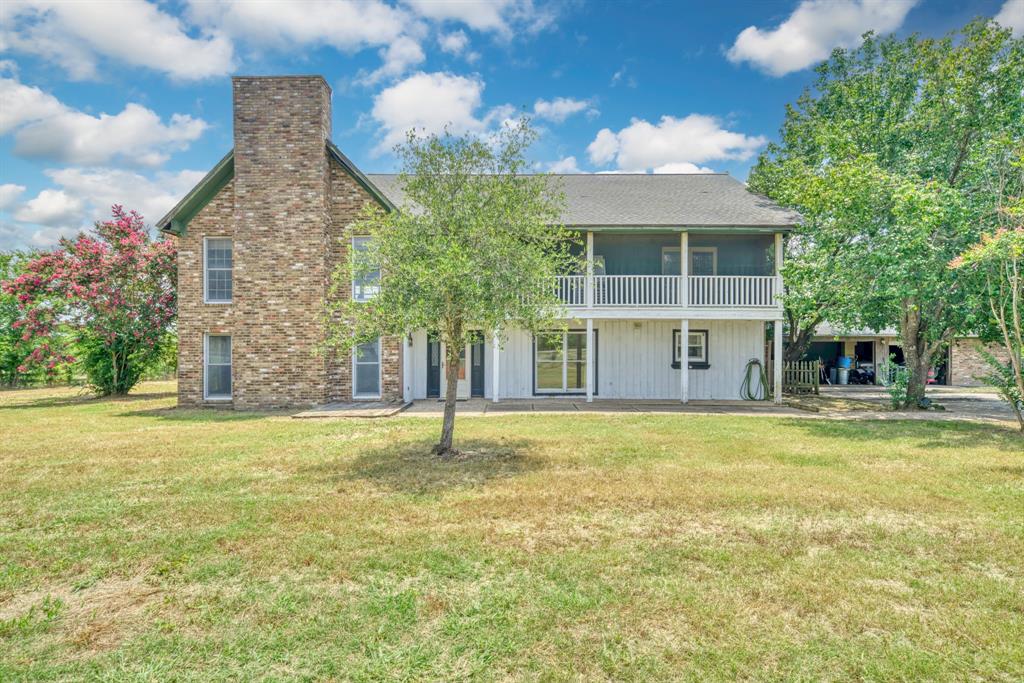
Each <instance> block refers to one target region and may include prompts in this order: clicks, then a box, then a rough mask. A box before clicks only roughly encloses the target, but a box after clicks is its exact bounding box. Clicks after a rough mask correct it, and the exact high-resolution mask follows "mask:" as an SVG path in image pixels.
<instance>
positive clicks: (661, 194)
mask: <svg viewBox="0 0 1024 683" xmlns="http://www.w3.org/2000/svg"><path fill="white" fill-rule="evenodd" d="M366 177H367V179H368V180H369V181H370V182H371V183H373V184H374V185H375V186H376V187H377V188H378V189H380V191H381V192H382V193H383V194H384V195H385V196H386V197H388V199H390V200H391V202H392V203H393V204H395V205H396V206H399V207H401V206H402V205H403V204H405V198H404V196H403V192H402V188H401V185H400V184H399V181H398V176H397V175H393V174H382V173H367V174H366ZM554 182H555V183H559V184H561V187H562V190H563V191H564V192H565V199H566V211H565V216H564V217H563V222H564V223H565V225H570V226H591V227H781V228H784V227H788V226H792V225H794V224H795V223H796V222H797V220H798V219H799V215H798V214H796V213H794V212H792V211H789V210H787V209H783V208H782V207H780V206H779V205H777V204H775V203H774V202H773V201H771V200H770V199H768V198H766V197H762V196H761V195H757V194H754V193H753V192H751V191H749V190H748V189H747V188H746V186H745V185H744V184H743V183H741V182H739V181H738V180H736V179H735V178H733V177H732V176H729V175H727V174H720V173H691V174H664V175H645V174H600V175H589V174H578V175H555V176H554Z"/></svg>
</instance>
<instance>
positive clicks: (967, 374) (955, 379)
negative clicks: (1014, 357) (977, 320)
mask: <svg viewBox="0 0 1024 683" xmlns="http://www.w3.org/2000/svg"><path fill="white" fill-rule="evenodd" d="M982 348H984V349H985V350H986V351H988V352H989V353H991V354H992V355H993V356H995V357H996V358H998V359H999V360H1001V361H1002V362H1004V363H1006V362H1009V360H1010V357H1009V356H1008V355H1007V353H1006V348H1005V347H1004V346H1002V345H1001V344H988V345H983V344H982V343H981V341H980V340H978V339H976V338H970V337H961V338H959V339H955V340H953V345H952V347H951V348H950V353H949V383H950V384H955V385H957V386H962V387H970V386H980V385H981V384H982V382H981V380H979V379H977V378H978V377H979V376H981V375H987V374H988V373H989V372H990V367H989V364H988V363H986V362H985V359H984V358H983V357H982V355H981V353H980V352H981V349H982Z"/></svg>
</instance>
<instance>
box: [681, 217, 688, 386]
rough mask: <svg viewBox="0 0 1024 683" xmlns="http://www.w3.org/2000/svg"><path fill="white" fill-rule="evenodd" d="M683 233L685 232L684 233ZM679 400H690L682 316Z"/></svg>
mask: <svg viewBox="0 0 1024 683" xmlns="http://www.w3.org/2000/svg"><path fill="white" fill-rule="evenodd" d="M684 234H685V233H684ZM679 347H680V348H679V400H680V401H681V402H682V403H683V405H686V404H687V403H689V402H690V319H689V318H683V319H682V324H681V325H680V330H679Z"/></svg>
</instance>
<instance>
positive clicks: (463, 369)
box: [455, 344, 470, 400]
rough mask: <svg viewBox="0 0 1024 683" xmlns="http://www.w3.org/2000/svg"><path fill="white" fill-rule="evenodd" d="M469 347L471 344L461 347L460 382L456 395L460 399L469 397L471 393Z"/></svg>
mask: <svg viewBox="0 0 1024 683" xmlns="http://www.w3.org/2000/svg"><path fill="white" fill-rule="evenodd" d="M467 349H469V344H466V345H465V346H463V347H462V348H461V349H459V374H458V378H459V383H458V386H457V387H456V389H455V397H456V398H458V399H460V400H462V399H467V398H469V394H470V382H469V364H468V363H466V356H467V354H466V351H467Z"/></svg>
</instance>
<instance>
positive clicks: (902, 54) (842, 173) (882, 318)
mask: <svg viewBox="0 0 1024 683" xmlns="http://www.w3.org/2000/svg"><path fill="white" fill-rule="evenodd" d="M817 73H818V78H817V80H816V82H815V84H814V87H813V88H811V89H809V90H808V91H806V92H805V93H804V94H803V95H802V96H801V97H800V98H799V99H798V100H797V102H796V103H795V104H794V105H792V106H789V107H787V111H786V119H785V122H784V124H783V127H782V131H781V140H780V142H779V143H777V144H773V145H771V146H770V147H769V148H768V150H766V152H765V154H763V155H762V157H761V159H760V160H759V161H758V164H757V166H756V167H755V169H754V171H753V172H752V174H751V178H750V184H751V187H752V188H753V189H755V190H756V191H759V192H762V193H764V194H767V195H768V196H770V197H772V198H775V199H778V200H779V201H781V202H782V203H785V204H786V205H788V206H791V207H794V208H796V209H798V210H800V211H801V212H803V214H804V217H805V222H804V224H803V226H802V227H801V229H800V230H798V232H797V234H796V235H795V236H794V238H793V239H792V240H791V241H790V245H791V249H790V254H789V256H790V263H789V265H788V266H786V271H785V275H786V276H787V289H788V292H789V294H788V298H787V302H786V304H787V310H788V311H789V316H790V323H791V325H790V327H791V330H790V337H791V339H792V340H794V341H796V342H798V343H807V342H809V340H810V335H809V330H812V329H813V326H814V325H816V324H817V323H819V322H821V321H822V320H825V319H828V320H831V321H833V322H836V323H838V324H841V325H846V326H858V327H861V326H863V327H871V328H875V329H880V328H884V327H897V328H898V329H899V331H900V336H901V340H902V342H903V346H904V350H905V353H906V357H907V362H908V368H909V371H910V385H909V389H908V398H907V405H919V404H920V401H921V399H922V398H923V396H924V390H925V386H926V381H927V375H928V370H929V368H930V367H931V366H932V365H933V364H934V362H935V361H936V358H937V354H938V353H939V352H940V350H941V349H943V348H944V347H945V345H946V344H948V343H949V341H950V340H951V338H952V337H953V335H954V334H955V333H956V332H958V331H961V330H962V328H963V326H964V324H965V322H966V320H967V319H968V315H969V311H968V309H967V307H966V297H964V296H962V292H961V291H960V289H961V286H960V283H959V281H958V274H957V273H956V271H953V270H951V269H949V268H946V267H945V264H946V263H948V261H949V260H950V259H951V258H953V257H954V256H956V255H957V254H959V253H960V252H961V251H962V250H963V249H964V248H965V247H966V246H967V245H968V244H970V243H972V242H974V241H975V240H976V239H977V237H978V235H979V234H980V232H981V231H983V230H985V229H986V228H988V227H990V226H991V225H992V224H993V222H994V221H995V216H996V211H995V207H996V204H997V203H998V198H997V197H996V195H995V193H993V192H992V191H991V187H992V185H993V175H994V174H995V173H997V170H996V169H998V168H1001V167H1002V166H1003V165H1004V161H1005V158H1006V157H1007V156H1008V155H1010V154H1012V150H1013V149H1014V148H1015V146H1016V145H1018V144H1019V141H1020V140H1021V139H1022V138H1024V94H1022V87H1021V84H1022V83H1024V39H1014V38H1013V37H1012V36H1011V34H1010V31H1008V30H1005V29H1002V28H1000V27H999V26H998V25H997V24H995V23H992V22H985V21H977V22H973V23H971V24H969V25H968V26H966V27H965V28H964V29H963V30H962V31H960V32H959V33H957V34H954V35H950V36H947V37H946V38H943V39H940V40H934V39H924V38H920V37H918V36H911V37H909V38H905V39H897V38H894V37H886V38H879V37H876V36H874V35H871V34H868V35H867V36H866V37H865V40H864V43H863V44H862V45H861V46H860V47H858V48H856V49H853V50H836V51H835V52H833V54H832V56H831V58H830V59H829V60H828V61H827V62H825V63H823V64H822V65H821V66H819V67H818V69H817ZM832 183H835V184H832ZM839 186H845V187H847V188H852V193H851V195H850V196H849V197H845V196H844V195H843V194H842V193H841V192H838V191H835V188H837V187H839ZM823 193H824V195H823ZM865 193H868V194H865ZM872 193H873V194H872ZM823 199H827V201H822V200H823ZM893 221H896V222H893ZM900 221H902V222H900ZM801 352H802V349H801Z"/></svg>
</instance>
